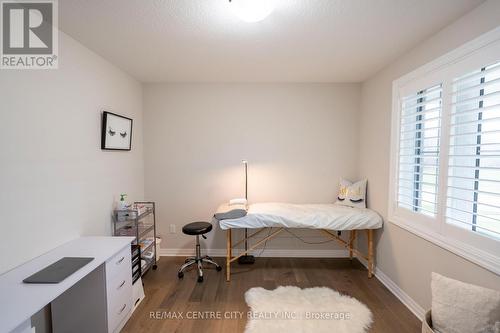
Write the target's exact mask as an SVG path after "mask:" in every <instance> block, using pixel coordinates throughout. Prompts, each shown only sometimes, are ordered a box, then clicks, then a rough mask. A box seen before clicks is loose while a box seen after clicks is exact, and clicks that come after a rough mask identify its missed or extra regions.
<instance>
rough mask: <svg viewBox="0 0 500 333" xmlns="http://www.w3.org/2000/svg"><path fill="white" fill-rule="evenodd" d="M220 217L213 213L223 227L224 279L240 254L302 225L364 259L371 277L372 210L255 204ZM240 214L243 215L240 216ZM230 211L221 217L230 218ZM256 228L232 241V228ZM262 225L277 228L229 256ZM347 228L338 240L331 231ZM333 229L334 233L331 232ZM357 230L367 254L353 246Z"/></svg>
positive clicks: (375, 222)
mask: <svg viewBox="0 0 500 333" xmlns="http://www.w3.org/2000/svg"><path fill="white" fill-rule="evenodd" d="M232 214H233V215H232V216H238V217H237V218H224V219H220V218H221V216H223V215H219V216H217V214H216V215H215V217H216V219H218V221H219V225H220V228H221V229H223V230H226V239H227V245H226V280H227V281H228V282H229V281H230V279H231V263H233V262H234V261H236V260H238V258H240V257H241V256H244V255H246V254H248V253H249V252H250V251H252V250H254V249H255V248H257V247H258V246H259V245H261V244H263V243H264V242H267V241H269V240H270V239H272V238H274V237H276V236H277V235H278V234H279V233H280V232H282V231H283V230H285V229H286V228H301V229H303V228H305V229H318V230H321V231H322V232H323V233H324V234H325V235H326V236H328V237H330V238H333V239H334V240H336V241H337V242H339V243H340V244H341V245H343V246H344V247H346V248H348V249H349V257H350V258H351V259H352V258H353V255H355V256H358V257H361V258H364V259H365V260H366V261H367V263H368V277H369V278H371V277H372V276H373V271H374V263H373V257H374V255H373V230H374V229H379V228H381V227H382V223H383V222H382V218H381V217H380V215H378V214H377V213H376V212H375V211H373V210H371V209H368V208H352V207H346V206H342V205H339V204H303V205H298V204H289V203H256V204H252V205H250V206H249V207H248V211H246V212H245V214H246V215H244V214H241V209H240V211H239V212H237V213H236V214H234V212H232ZM242 215H244V216H242ZM232 216H231V214H229V215H225V216H223V217H232ZM244 228H247V229H259V230H257V231H255V232H253V233H252V234H250V235H248V236H247V237H244V238H243V239H241V240H239V241H237V242H236V243H234V244H233V240H232V234H231V230H232V229H244ZM266 228H277V229H276V230H275V231H273V232H272V233H270V234H269V235H268V236H267V237H265V238H263V239H261V240H260V241H258V242H257V243H255V244H254V245H253V246H252V247H250V248H249V249H247V250H244V251H243V252H241V253H240V254H239V255H237V256H234V257H233V255H232V251H233V249H234V248H235V247H236V246H238V245H239V244H241V243H243V242H245V241H246V240H248V239H250V238H252V237H254V236H256V235H258V234H259V233H261V232H262V231H263V230H265V229H266ZM345 230H348V231H350V235H349V240H348V241H346V240H344V239H342V238H341V237H340V236H339V235H337V234H335V232H339V231H345ZM334 231H335V232H334ZM357 231H365V232H366V235H367V240H368V254H367V255H364V254H363V253H361V252H360V251H358V250H357V249H356V248H355V247H354V241H355V240H356V237H357Z"/></svg>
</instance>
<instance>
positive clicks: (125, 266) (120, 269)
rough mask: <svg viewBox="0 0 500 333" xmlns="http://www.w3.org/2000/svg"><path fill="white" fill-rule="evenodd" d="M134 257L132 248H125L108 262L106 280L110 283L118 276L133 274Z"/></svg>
mask: <svg viewBox="0 0 500 333" xmlns="http://www.w3.org/2000/svg"><path fill="white" fill-rule="evenodd" d="M131 261H132V256H131V252H130V246H127V247H125V248H124V249H123V250H121V251H120V252H118V253H117V254H116V255H115V256H114V257H112V258H111V259H109V260H108V261H106V280H107V281H108V282H109V281H111V279H114V278H115V276H116V275H123V274H125V272H127V273H128V274H132V262H131Z"/></svg>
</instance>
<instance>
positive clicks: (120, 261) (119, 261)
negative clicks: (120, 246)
mask: <svg viewBox="0 0 500 333" xmlns="http://www.w3.org/2000/svg"><path fill="white" fill-rule="evenodd" d="M123 259H125V257H122V258H121V259H120V260H118V261H117V262H116V264H117V265H119V264H121V263H122V261H123Z"/></svg>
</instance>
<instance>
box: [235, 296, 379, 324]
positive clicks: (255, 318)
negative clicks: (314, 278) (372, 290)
mask: <svg viewBox="0 0 500 333" xmlns="http://www.w3.org/2000/svg"><path fill="white" fill-rule="evenodd" d="M245 301H246V302H247V304H248V306H249V307H250V312H249V314H248V323H247V327H246V330H245V332H246V333H267V332H270V333H279V332H286V333H294V332H301V333H304V332H315V333H321V332H329V333H330V332H335V333H364V332H367V330H368V328H369V327H370V325H371V323H372V313H371V311H370V310H369V309H368V307H367V306H366V305H364V304H363V303H361V302H359V301H358V300H357V299H355V298H352V297H350V296H345V295H341V294H339V293H338V292H336V291H334V290H332V289H330V288H325V287H316V288H307V289H300V288H298V287H278V288H277V289H275V290H266V289H264V288H252V289H250V290H248V291H247V292H246V293H245Z"/></svg>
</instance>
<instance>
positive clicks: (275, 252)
mask: <svg viewBox="0 0 500 333" xmlns="http://www.w3.org/2000/svg"><path fill="white" fill-rule="evenodd" d="M260 252H261V251H260V250H256V251H253V252H252V253H251V254H253V255H255V256H260V257H267V258H269V257H283V258H347V257H349V252H348V251H347V250H281V249H266V250H265V251H264V252H262V254H260ZM202 253H203V254H207V255H209V256H211V257H225V256H226V249H208V250H202ZM236 253H238V252H237V251H236ZM159 255H160V256H161V257H163V256H164V257H187V256H192V255H194V249H192V250H191V249H160V251H159Z"/></svg>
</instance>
